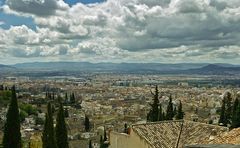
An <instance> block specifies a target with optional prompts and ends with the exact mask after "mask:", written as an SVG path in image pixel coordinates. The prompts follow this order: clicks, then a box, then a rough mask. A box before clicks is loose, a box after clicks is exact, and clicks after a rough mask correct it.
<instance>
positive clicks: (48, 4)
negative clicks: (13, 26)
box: [6, 0, 68, 16]
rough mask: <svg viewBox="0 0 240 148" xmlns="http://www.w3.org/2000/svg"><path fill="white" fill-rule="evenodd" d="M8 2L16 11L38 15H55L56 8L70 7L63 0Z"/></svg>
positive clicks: (13, 0)
mask: <svg viewBox="0 0 240 148" xmlns="http://www.w3.org/2000/svg"><path fill="white" fill-rule="evenodd" d="M6 4H7V6H8V7H9V8H10V9H12V10H14V11H17V12H23V13H29V14H34V15H37V16H49V15H54V14H55V12H56V10H58V9H62V10H65V9H66V8H67V7H68V5H67V4H65V3H64V2H63V1H62V0H6Z"/></svg>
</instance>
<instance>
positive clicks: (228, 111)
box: [225, 92, 232, 125]
mask: <svg viewBox="0 0 240 148" xmlns="http://www.w3.org/2000/svg"><path fill="white" fill-rule="evenodd" d="M225 115H226V125H227V124H231V120H232V95H231V93H230V92H228V93H227V95H226V113H225Z"/></svg>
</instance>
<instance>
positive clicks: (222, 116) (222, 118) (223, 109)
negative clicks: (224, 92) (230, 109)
mask: <svg viewBox="0 0 240 148" xmlns="http://www.w3.org/2000/svg"><path fill="white" fill-rule="evenodd" d="M225 112H226V100H225V98H223V100H222V107H221V113H220V118H219V121H218V123H219V124H220V125H221V124H222V125H223V126H226V125H227V120H226V115H225Z"/></svg>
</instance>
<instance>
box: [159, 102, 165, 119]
mask: <svg viewBox="0 0 240 148" xmlns="http://www.w3.org/2000/svg"><path fill="white" fill-rule="evenodd" d="M158 115H159V117H158V121H163V120H164V113H163V109H162V104H159V113H158Z"/></svg>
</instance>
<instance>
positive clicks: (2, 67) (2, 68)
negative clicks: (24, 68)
mask: <svg viewBox="0 0 240 148" xmlns="http://www.w3.org/2000/svg"><path fill="white" fill-rule="evenodd" d="M15 69H16V68H15V67H13V66H8V65H3V64H0V72H5V71H11V70H15Z"/></svg>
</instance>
